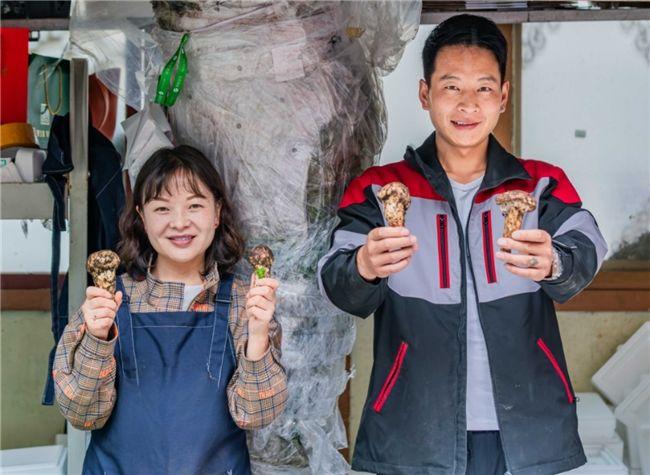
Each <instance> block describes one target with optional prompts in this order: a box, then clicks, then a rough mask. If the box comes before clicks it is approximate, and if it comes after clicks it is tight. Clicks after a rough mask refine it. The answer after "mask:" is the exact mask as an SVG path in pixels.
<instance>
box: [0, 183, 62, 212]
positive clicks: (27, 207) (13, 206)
mask: <svg viewBox="0 0 650 475" xmlns="http://www.w3.org/2000/svg"><path fill="white" fill-rule="evenodd" d="M53 204H54V199H53V198H52V192H51V191H50V188H49V187H48V186H47V184H46V183H2V184H0V205H1V206H0V219H50V218H51V217H52V207H53Z"/></svg>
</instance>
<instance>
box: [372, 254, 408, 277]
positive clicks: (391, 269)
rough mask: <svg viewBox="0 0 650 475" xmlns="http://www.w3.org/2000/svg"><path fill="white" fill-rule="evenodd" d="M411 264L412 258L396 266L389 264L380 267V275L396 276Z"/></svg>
mask: <svg viewBox="0 0 650 475" xmlns="http://www.w3.org/2000/svg"><path fill="white" fill-rule="evenodd" d="M410 263H411V258H410V257H409V258H407V259H403V260H401V261H399V262H397V263H395V264H389V265H386V266H382V267H380V269H379V271H380V272H381V274H380V275H383V276H389V275H392V274H396V273H398V272H400V271H402V270H404V269H405V268H406V267H407V266H408V265H409V264H410Z"/></svg>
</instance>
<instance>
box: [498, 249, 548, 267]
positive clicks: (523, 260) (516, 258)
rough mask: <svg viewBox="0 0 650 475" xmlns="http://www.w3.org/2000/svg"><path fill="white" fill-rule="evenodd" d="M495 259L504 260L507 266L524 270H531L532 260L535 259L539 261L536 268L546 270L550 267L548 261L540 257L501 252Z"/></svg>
mask: <svg viewBox="0 0 650 475" xmlns="http://www.w3.org/2000/svg"><path fill="white" fill-rule="evenodd" d="M495 257H496V258H497V259H500V260H502V261H503V262H505V263H506V264H511V265H514V266H517V267H521V268H523V269H527V268H530V260H531V259H532V258H535V259H536V261H537V264H536V265H535V267H534V268H540V269H545V268H546V266H547V265H548V259H547V258H546V257H543V256H539V255H538V256H531V255H530V254H510V253H508V252H501V251H499V252H497V253H496V254H495Z"/></svg>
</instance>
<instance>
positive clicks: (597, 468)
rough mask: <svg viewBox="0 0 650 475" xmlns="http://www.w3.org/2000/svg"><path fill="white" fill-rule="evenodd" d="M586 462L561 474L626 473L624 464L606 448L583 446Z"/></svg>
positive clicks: (622, 474)
mask: <svg viewBox="0 0 650 475" xmlns="http://www.w3.org/2000/svg"><path fill="white" fill-rule="evenodd" d="M585 454H586V455H587V463H586V464H585V465H583V466H582V467H578V468H576V469H574V470H571V471H570V472H563V474H571V475H577V474H580V475H587V474H589V475H628V470H627V467H626V466H625V464H624V463H623V462H622V461H621V460H620V459H618V458H616V457H615V456H614V455H613V454H612V453H611V452H610V451H609V450H608V449H605V448H601V449H596V448H588V447H585Z"/></svg>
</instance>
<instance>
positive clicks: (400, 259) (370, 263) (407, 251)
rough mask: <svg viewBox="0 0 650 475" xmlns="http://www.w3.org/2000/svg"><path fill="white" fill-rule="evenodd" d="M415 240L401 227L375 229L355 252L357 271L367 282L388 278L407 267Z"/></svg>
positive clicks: (414, 249)
mask: <svg viewBox="0 0 650 475" xmlns="http://www.w3.org/2000/svg"><path fill="white" fill-rule="evenodd" d="M417 250H418V243H417V238H416V237H415V236H412V235H411V232H410V231H409V230H408V229H406V228H403V227H394V228H393V227H382V228H375V229H373V230H372V231H370V232H369V233H368V238H367V240H366V243H365V244H364V245H363V246H361V248H360V249H359V252H357V269H358V271H359V274H360V275H361V277H363V278H364V279H365V280H367V281H369V282H370V281H373V280H375V279H377V278H378V277H379V278H384V277H388V276H389V275H391V274H395V273H397V272H399V271H401V270H403V269H404V268H406V266H408V265H409V263H410V262H411V258H412V257H413V253H414V252H415V251H417Z"/></svg>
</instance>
